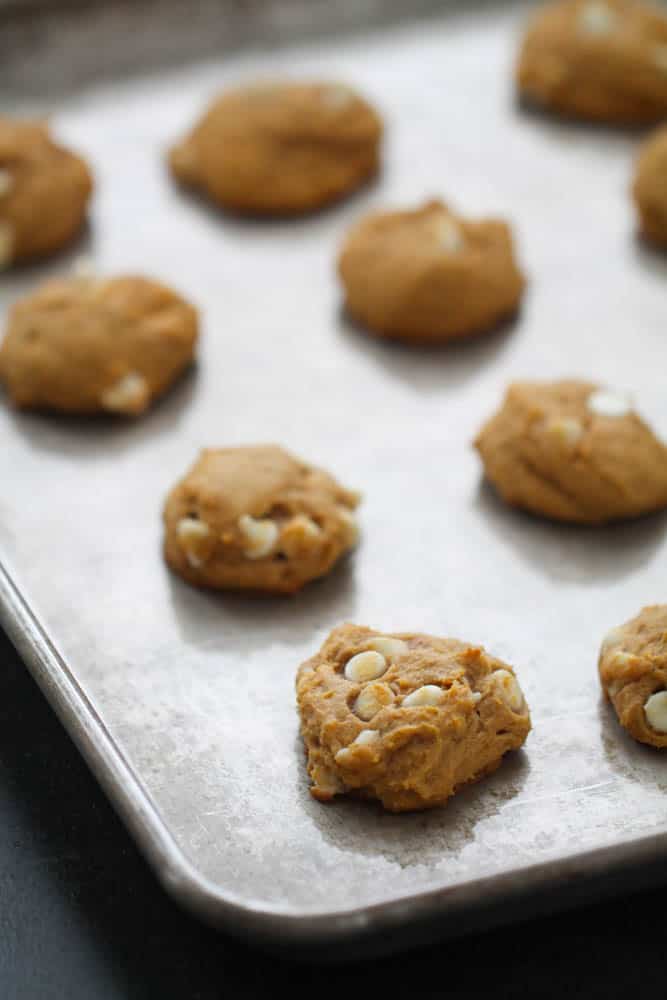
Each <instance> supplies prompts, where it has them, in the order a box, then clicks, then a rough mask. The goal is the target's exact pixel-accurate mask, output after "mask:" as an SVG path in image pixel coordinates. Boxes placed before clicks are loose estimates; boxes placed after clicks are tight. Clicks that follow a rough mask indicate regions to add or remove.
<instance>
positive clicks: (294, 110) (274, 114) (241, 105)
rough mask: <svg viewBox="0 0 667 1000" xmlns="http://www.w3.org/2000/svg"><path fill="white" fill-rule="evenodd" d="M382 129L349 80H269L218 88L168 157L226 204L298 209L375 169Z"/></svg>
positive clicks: (178, 171)
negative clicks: (219, 91)
mask: <svg viewBox="0 0 667 1000" xmlns="http://www.w3.org/2000/svg"><path fill="white" fill-rule="evenodd" d="M381 137H382V121H381V119H380V117H379V115H378V114H377V112H376V111H374V110H373V108H372V107H371V106H370V105H369V104H367V103H366V101H364V100H363V99H362V98H361V97H359V96H358V95H357V94H355V93H354V91H352V90H350V89H349V88H348V87H344V86H342V85H340V84H329V83H284V82H283V83H280V82H274V83H272V82H266V83H259V84H255V85H254V86H245V87H238V88H236V89H234V90H231V91H228V92H227V93H225V94H222V96H220V97H219V98H218V99H217V100H216V101H214V102H213V104H212V105H211V107H210V108H209V110H208V111H207V112H206V114H205V115H204V117H203V118H202V119H201V121H200V122H199V124H197V125H196V126H195V128H194V129H193V130H192V132H191V133H190V134H189V136H188V137H187V138H186V139H185V140H184V141H183V142H181V143H179V144H178V145H176V146H174V148H173V149H172V150H171V153H170V155H169V164H170V167H171V170H172V173H173V174H174V176H175V177H176V178H177V180H178V181H180V182H181V183H183V184H185V185H188V186H190V187H194V188H198V189H200V190H201V191H202V192H203V193H204V194H206V195H207V196H208V197H209V198H211V199H212V200H213V201H214V202H216V203H217V204H218V205H221V206H222V207H223V208H226V209H231V210H232V211H235V212H242V213H250V214H257V215H298V214H300V213H303V212H310V211H313V210H315V209H318V208H322V207H323V206H325V205H328V204H329V203H330V202H334V201H337V200H338V199H339V198H341V197H343V196H344V195H346V194H349V193H350V192H352V191H354V190H355V189H356V188H358V187H360V185H362V184H363V183H364V182H365V181H367V180H368V179H369V178H370V177H372V176H373V175H374V174H375V173H377V170H378V167H379V158H380V140H381Z"/></svg>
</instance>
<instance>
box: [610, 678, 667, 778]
mask: <svg viewBox="0 0 667 1000" xmlns="http://www.w3.org/2000/svg"><path fill="white" fill-rule="evenodd" d="M598 718H599V720H600V730H599V732H600V744H601V746H602V752H603V753H604V756H605V758H606V760H607V764H608V765H609V767H610V769H611V770H612V771H614V773H615V774H618V775H620V776H621V777H623V778H627V779H628V780H630V781H634V782H636V783H637V784H639V785H641V786H642V787H646V786H647V784H651V785H654V786H657V787H658V788H659V789H660V790H661V791H664V792H667V768H664V767H662V766H661V765H662V763H663V755H664V750H659V749H658V748H657V747H650V746H647V745H646V744H645V743H639V742H638V741H637V740H635V739H633V738H632V736H630V734H629V733H626V731H625V729H623V727H622V726H621V724H620V722H619V721H618V719H617V718H616V713H615V712H614V708H613V705H612V704H611V702H610V701H608V699H607V698H605V696H604V695H603V694H602V693H601V694H600V699H599V701H598Z"/></svg>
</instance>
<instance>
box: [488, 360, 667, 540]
mask: <svg viewBox="0 0 667 1000" xmlns="http://www.w3.org/2000/svg"><path fill="white" fill-rule="evenodd" d="M475 447H476V448H477V450H478V452H479V454H480V456H481V458H482V461H483V462H484V469H485V471H486V475H487V477H488V478H489V480H490V481H491V482H492V483H493V485H494V486H495V487H496V489H497V490H498V492H499V493H500V495H501V496H502V498H503V499H504V500H505V501H506V502H507V503H509V504H511V505H512V506H515V507H522V508H524V509H525V510H529V511H532V512H533V513H534V514H541V515H543V516H544V517H550V518H554V519H556V520H558V521H576V522H579V523H580V524H604V523H605V522H607V521H615V520H619V519H621V518H629V517H637V516H639V515H640V514H647V513H649V512H650V511H654V510H658V509H659V508H661V507H664V506H666V505H667V448H665V446H664V445H663V444H662V443H661V442H660V441H658V439H657V438H656V437H655V435H654V434H653V432H652V431H651V430H650V428H649V427H647V425H646V424H645V423H643V421H642V420H641V419H640V418H639V417H638V416H637V414H636V413H635V412H634V411H633V409H632V404H631V402H630V400H629V399H628V397H627V396H624V395H623V394H621V393H618V392H615V391H612V390H609V389H604V388H601V387H600V386H597V385H595V384H594V383H591V382H579V381H575V380H565V381H562V382H515V383H514V384H513V385H511V386H510V387H509V389H508V390H507V393H506V395H505V399H504V402H503V405H502V407H501V409H500V410H499V411H498V413H497V414H496V415H495V416H494V417H492V418H491V419H490V420H489V421H488V422H487V423H486V424H485V425H484V427H483V428H482V430H481V432H480V433H479V435H478V436H477V439H476V441H475Z"/></svg>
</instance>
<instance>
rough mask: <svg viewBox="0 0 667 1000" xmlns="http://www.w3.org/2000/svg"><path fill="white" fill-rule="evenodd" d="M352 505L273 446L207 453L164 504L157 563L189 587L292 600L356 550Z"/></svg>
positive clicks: (351, 496)
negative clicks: (282, 596) (284, 596)
mask: <svg viewBox="0 0 667 1000" xmlns="http://www.w3.org/2000/svg"><path fill="white" fill-rule="evenodd" d="M358 503H359V494H357V493H354V492H352V491H351V490H347V489H345V488H344V487H343V486H340V485H339V484H338V483H337V482H336V480H335V479H333V477H332V476H330V475H329V474H328V473H327V472H324V471H323V470H322V469H317V468H313V467H312V466H310V465H307V464H306V463H305V462H302V461H300V460H299V459H297V458H294V457H293V456H292V455H290V454H288V452H286V451H284V450H283V449H282V448H279V447H277V446H276V445H255V446H251V447H240V448H219V449H208V450H206V451H203V452H202V453H201V455H200V457H199V459H198V460H197V461H196V462H195V464H194V465H193V466H192V468H191V469H190V471H189V472H188V474H187V475H186V476H185V478H184V479H182V480H181V481H180V482H179V483H177V485H176V486H175V487H174V488H173V489H172V491H171V492H170V494H169V496H168V498H167V503H166V506H165V511H164V523H165V548H164V551H165V558H166V560H167V563H168V564H169V566H170V567H171V568H172V569H173V570H174V571H175V572H176V573H178V574H179V575H180V576H182V577H184V579H186V580H187V581H188V582H189V583H193V584H196V585H197V586H202V587H215V588H219V589H223V590H254V591H266V592H272V593H284V594H291V593H294V592H295V591H297V590H300V589H301V587H303V585H304V584H305V583H308V581H309V580H315V579H316V578H317V577H321V576H324V575H325V574H326V573H328V572H329V570H330V569H332V567H333V566H334V564H335V563H336V562H338V560H339V559H340V558H341V556H343V555H344V554H345V553H346V552H348V551H349V550H350V549H352V548H353V547H354V546H355V544H356V542H357V537H358V531H357V524H356V520H355V516H354V511H355V508H356V507H357V505H358Z"/></svg>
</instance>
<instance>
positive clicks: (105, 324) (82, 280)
mask: <svg viewBox="0 0 667 1000" xmlns="http://www.w3.org/2000/svg"><path fill="white" fill-rule="evenodd" d="M197 326H198V320H197V312H196V310H195V309H194V308H193V307H192V306H191V305H189V304H188V303H187V302H186V301H185V300H184V299H182V298H181V297H180V296H179V295H176V293H175V292H173V291H171V289H169V288H167V287H165V286H164V285H160V284H158V283H157V282H156V281H151V280H149V279H148V278H138V277H122V278H113V279H110V280H108V281H103V280H98V279H96V278H93V277H71V278H61V279H56V280H52V281H47V282H46V283H45V284H43V285H42V286H41V287H40V288H38V289H37V291H36V292H34V293H33V294H32V295H29V296H28V297H27V298H25V299H22V300H21V301H20V302H18V303H16V304H15V305H14V306H13V307H12V309H11V310H10V312H9V318H8V323H7V332H6V334H5V337H4V340H3V342H2V344H1V345H0V381H2V382H4V385H5V388H6V390H7V392H8V393H9V396H10V398H11V399H12V401H13V402H14V403H15V404H16V406H19V407H32V408H38V409H48V410H61V411H63V412H66V413H103V412H108V413H118V414H128V415H136V414H139V413H142V412H143V411H144V410H145V409H146V408H147V407H148V406H149V404H150V403H151V402H152V401H153V399H155V397H156V396H159V395H161V393H163V392H164V391H165V389H167V387H168V386H169V385H170V384H171V383H172V382H173V381H174V379H175V378H176V377H177V376H178V375H179V374H180V373H181V372H182V371H183V370H184V368H186V367H187V365H188V364H190V362H191V360H192V356H193V351H194V348H195V344H196V341H197Z"/></svg>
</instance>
